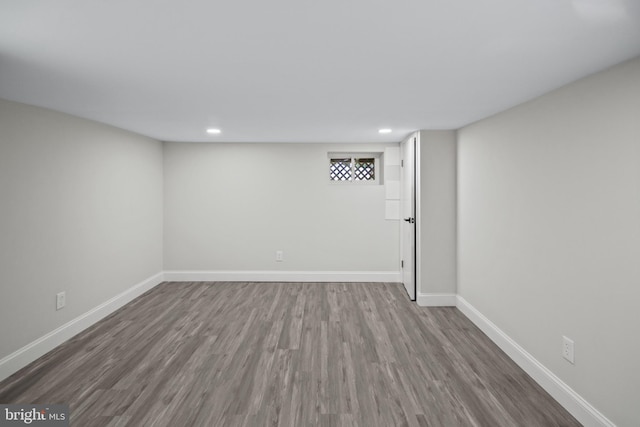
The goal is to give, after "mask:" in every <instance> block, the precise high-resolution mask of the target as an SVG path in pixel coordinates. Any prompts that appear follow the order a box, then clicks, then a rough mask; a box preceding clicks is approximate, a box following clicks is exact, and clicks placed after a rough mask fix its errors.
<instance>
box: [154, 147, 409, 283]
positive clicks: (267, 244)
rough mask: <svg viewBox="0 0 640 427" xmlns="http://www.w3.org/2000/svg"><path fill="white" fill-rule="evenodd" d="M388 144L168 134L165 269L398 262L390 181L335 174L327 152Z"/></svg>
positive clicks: (357, 266) (359, 267) (394, 267)
mask: <svg viewBox="0 0 640 427" xmlns="http://www.w3.org/2000/svg"><path fill="white" fill-rule="evenodd" d="M386 146H391V145H366V144H357V145H342V144H186V143H165V145H164V148H165V151H164V171H165V193H164V195H165V197H164V200H165V203H164V207H165V215H164V216H165V227H164V266H165V270H213V271H215V270H223V271H225V270H232V271H256V270H257V271H270V270H274V271H275V270H287V271H398V270H399V231H398V221H389V220H385V190H384V186H383V185H350V184H344V185H343V184H332V183H330V181H329V178H328V172H329V161H328V157H327V153H328V152H331V151H358V152H360V151H378V152H383V151H384V148H385V147H386ZM394 146H397V145H394ZM276 250H282V251H284V262H275V251H276Z"/></svg>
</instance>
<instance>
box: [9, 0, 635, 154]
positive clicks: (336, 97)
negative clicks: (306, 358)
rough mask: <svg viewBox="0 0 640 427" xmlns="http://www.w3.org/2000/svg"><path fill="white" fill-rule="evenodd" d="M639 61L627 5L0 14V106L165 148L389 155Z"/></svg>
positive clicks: (54, 6) (31, 1) (320, 5)
mask: <svg viewBox="0 0 640 427" xmlns="http://www.w3.org/2000/svg"><path fill="white" fill-rule="evenodd" d="M637 55H640V1H638V0H482V1H480V0H270V1H265V0H218V1H214V0H184V1H177V0H56V1H51V0H0V97H1V98H6V99H10V100H15V101H20V102H24V103H27V104H33V105H38V106H43V107H48V108H52V109H55V110H59V111H63V112H67V113H71V114H74V115H77V116H81V117H86V118H89V119H94V120H97V121H100V122H104V123H108V124H112V125H115V126H118V127H120V128H124V129H128V130H131V131H134V132H138V133H141V134H144V135H148V136H151V137H154V138H157V139H160V140H169V141H228V142H234V141H249V142H262V141H265V142H266V141H278V142H388V141H398V140H400V139H401V138H402V137H404V136H405V135H406V134H408V133H409V132H411V131H414V130H417V129H446V128H458V127H460V126H462V125H465V124H468V123H470V122H473V121H476V120H478V119H481V118H484V117H487V116H489V115H491V114H494V113H496V112H498V111H501V110H504V109H506V108H508V107H511V106H513V105H516V104H519V103H521V102H523V101H526V100H528V99H531V98H532V97H535V96H538V95H541V94H543V93H545V92H548V91H550V90H552V89H554V88H557V87H559V86H561V85H563V84H566V83H568V82H571V81H574V80H576V79H578V78H580V77H583V76H585V75H588V74H591V73H593V72H596V71H600V70H602V69H604V68H607V67H609V66H611V65H613V64H616V63H618V62H621V61H624V60H626V59H629V58H632V57H635V56H637ZM207 127H219V128H220V129H222V133H221V134H220V135H208V134H206V133H205V129H206V128H207ZM381 127H389V128H392V129H393V132H392V133H390V134H386V135H379V134H378V132H377V130H378V128H381Z"/></svg>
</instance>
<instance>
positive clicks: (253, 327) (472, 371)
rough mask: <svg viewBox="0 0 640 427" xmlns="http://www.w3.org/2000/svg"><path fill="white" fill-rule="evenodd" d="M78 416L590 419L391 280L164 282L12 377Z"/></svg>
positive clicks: (385, 421)
mask: <svg viewBox="0 0 640 427" xmlns="http://www.w3.org/2000/svg"><path fill="white" fill-rule="evenodd" d="M0 403H65V404H69V405H70V408H71V425H72V426H78V427H85V426H89V427H94V426H95V427H100V426H112V427H115V426H118V427H120V426H135V427H138V426H171V427H180V426H296V427H298V426H345V427H346V426H349V427H350V426H363V427H374V426H384V427H387V426H411V427H425V426H437V427H450V426H452V427H453V426H490V427H497V426H508V427H513V426H526V427H535V426H545V427H547V426H579V425H580V424H579V423H578V422H577V421H576V420H575V419H574V418H572V417H571V415H569V414H568V413H567V412H566V411H565V410H564V409H563V408H562V407H560V405H559V404H558V403H556V402H555V401H554V400H553V399H552V398H551V397H550V396H549V395H548V394H547V393H546V392H545V391H544V390H542V389H541V388H540V387H539V386H538V385H537V384H536V383H535V382H534V381H533V380H532V379H531V378H529V377H528V376H527V374H525V373H524V372H523V371H522V370H521V369H520V368H518V367H517V366H516V365H515V364H514V363H513V362H512V361H511V360H510V359H509V358H508V357H507V356H506V355H505V354H504V353H503V352H502V351H501V350H500V349H498V348H497V347H496V346H495V345H494V344H493V343H492V342H491V341H490V340H489V339H488V338H487V337H486V336H485V335H483V334H482V332H480V331H479V330H478V329H477V328H476V327H475V326H474V325H473V324H472V323H471V322H470V321H469V320H468V319H466V317H464V315H462V314H461V313H460V312H459V311H458V310H457V309H455V308H421V307H418V306H417V305H416V304H415V303H411V302H410V301H409V300H408V297H407V295H406V293H405V291H404V289H403V288H402V285H399V284H390V283H359V284H356V283H331V284H327V283H225V282H216V283H175V282H174V283H163V284H161V285H159V286H157V287H156V288H154V289H152V290H151V291H149V292H147V293H146V294H144V295H142V296H141V297H139V298H138V299H136V300H134V301H132V302H131V303H130V304H128V305H126V306H125V307H123V308H122V309H120V310H119V311H117V312H115V313H113V314H112V315H111V316H109V317H107V318H106V319H104V320H102V321H101V322H99V323H97V324H96V325H94V326H93V327H91V328H89V329H87V330H86V331H84V332H83V333H81V334H80V335H78V336H76V337H74V338H73V339H72V340H70V341H68V342H66V343H64V344H63V345H61V346H59V347H58V348H56V349H55V350H53V351H52V352H50V353H48V354H47V355H45V356H43V357H42V358H40V359H39V360H37V361H36V362H34V363H32V364H31V365H29V366H27V367H26V368H24V369H23V370H21V371H20V372H18V373H16V374H15V375H13V376H12V377H10V378H7V379H6V380H5V381H3V382H2V383H0Z"/></svg>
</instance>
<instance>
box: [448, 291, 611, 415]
mask: <svg viewBox="0 0 640 427" xmlns="http://www.w3.org/2000/svg"><path fill="white" fill-rule="evenodd" d="M457 308H458V309H459V310H460V311H461V312H462V313H463V314H464V315H465V316H467V317H468V318H469V320H471V321H472V322H473V323H475V325H476V326H477V327H478V328H480V330H481V331H482V332H484V333H485V334H486V335H487V336H488V337H489V338H490V339H491V340H492V341H493V342H494V343H496V344H497V345H498V347H500V348H501V349H502V351H504V352H505V353H506V354H507V355H508V356H509V357H510V358H511V359H512V360H513V361H514V362H516V364H518V366H520V367H521V368H522V369H523V370H524V371H525V372H526V373H527V374H529V375H530V376H531V377H532V378H533V379H534V380H535V381H536V382H537V383H538V384H540V386H541V387H542V388H543V389H545V390H546V391H547V393H549V394H550V395H551V396H552V397H553V398H554V399H555V400H557V401H558V403H560V404H561V405H562V406H563V407H564V408H565V409H566V410H567V411H569V413H570V414H571V415H573V416H574V417H575V418H576V419H577V420H578V421H579V422H580V423H582V425H584V426H585V427H615V424H614V423H613V422H611V421H610V420H609V419H607V417H605V416H604V415H603V414H602V413H600V412H599V411H598V410H597V409H596V408H594V407H593V406H591V404H590V403H589V402H587V401H586V400H585V399H584V398H583V397H582V396H580V395H579V394H578V393H576V392H575V391H574V390H573V389H572V388H571V387H569V386H568V385H567V384H565V383H564V382H563V381H562V380H561V379H560V378H558V377H557V376H556V375H555V374H554V373H553V372H551V371H550V370H549V369H547V367H545V366H544V365H543V364H542V363H540V362H539V361H538V360H536V359H535V358H534V357H533V356H532V355H531V354H529V353H528V352H527V351H526V350H525V349H523V348H522V347H520V345H518V343H517V342H515V341H514V340H512V339H511V338H510V337H509V336H508V335H507V334H505V333H504V332H503V331H502V330H501V329H500V328H498V327H497V326H496V325H495V324H494V323H493V322H491V320H489V319H487V318H486V317H485V316H484V315H483V314H482V313H480V312H479V311H478V310H477V309H476V308H475V307H473V306H472V305H471V304H469V303H468V302H467V301H466V300H465V299H464V298H462V297H461V296H459V295H458V296H457Z"/></svg>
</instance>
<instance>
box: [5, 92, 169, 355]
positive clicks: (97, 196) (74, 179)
mask: <svg viewBox="0 0 640 427" xmlns="http://www.w3.org/2000/svg"><path fill="white" fill-rule="evenodd" d="M0 130H1V131H0V203H1V209H0V236H1V238H0V289H2V297H1V298H0V337H2V339H1V340H0V359H1V358H2V357H4V356H6V355H8V354H10V353H12V352H14V351H16V350H18V349H19V348H21V347H23V346H24V345H26V344H28V343H30V342H32V341H33V340H35V339H37V338H40V337H41V336H43V335H44V334H46V333H48V332H51V331H52V330H53V329H55V328H57V327H59V326H61V325H63V324H64V323H66V322H68V321H69V320H71V319H73V318H75V317H77V316H79V315H81V314H83V313H85V312H87V311H88V310H90V309H93V308H94V307H96V306H98V305H99V304H102V303H104V302H105V301H107V300H108V299H110V298H112V297H114V296H115V295H117V294H119V293H120V292H122V291H124V290H126V289H128V288H130V287H131V286H133V285H135V284H137V283H139V282H141V281H142V280H144V279H147V278H149V277H150V276H152V275H154V274H157V273H159V272H160V271H162V144H161V143H159V142H157V141H153V140H151V139H148V138H143V137H140V136H136V135H133V134H131V133H127V132H124V131H121V130H118V129H115V128H112V127H109V126H105V125H101V124H98V123H95V122H90V121H87V120H83V119H79V118H76V117H72V116H68V115H65V114H61V113H57V112H53V111H50V110H45V109H42V108H37V107H31V106H27V105H23V104H18V103H14V102H9V101H4V100H0ZM60 291H66V293H67V306H66V307H65V308H64V309H62V310H60V311H56V310H55V294H56V293H57V292H60Z"/></svg>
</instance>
